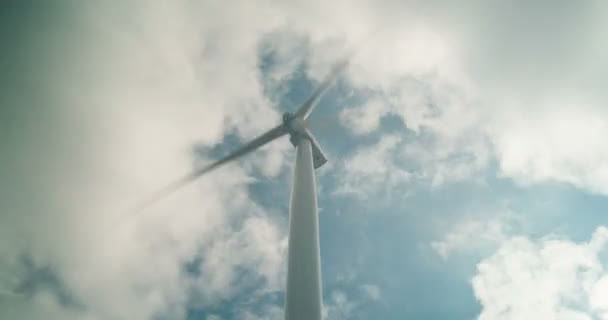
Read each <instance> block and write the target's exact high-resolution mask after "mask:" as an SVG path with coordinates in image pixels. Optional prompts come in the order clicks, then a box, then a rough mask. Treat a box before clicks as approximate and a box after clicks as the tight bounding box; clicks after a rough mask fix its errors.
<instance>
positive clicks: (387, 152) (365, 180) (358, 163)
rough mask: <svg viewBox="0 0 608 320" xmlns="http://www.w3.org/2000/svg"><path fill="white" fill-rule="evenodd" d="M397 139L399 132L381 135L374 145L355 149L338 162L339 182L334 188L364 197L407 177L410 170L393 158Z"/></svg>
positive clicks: (398, 139) (396, 183)
mask: <svg viewBox="0 0 608 320" xmlns="http://www.w3.org/2000/svg"><path fill="white" fill-rule="evenodd" d="M400 143H401V138H400V137H398V136H384V137H382V138H381V139H380V140H379V141H378V142H377V143H376V144H375V145H372V146H371V147H367V148H362V149H359V150H357V151H356V152H355V154H354V155H353V156H351V157H350V158H348V159H347V160H344V161H343V162H342V163H341V164H339V165H338V167H339V168H338V173H337V177H338V179H339V180H340V181H339V183H340V185H339V188H338V189H337V190H336V192H337V193H339V194H355V195H357V196H359V197H362V198H366V197H368V196H370V195H372V194H375V193H378V192H381V190H385V189H387V188H389V189H390V188H392V187H393V186H395V185H398V184H400V183H403V182H404V181H408V180H409V179H410V173H409V172H407V171H406V170H404V169H403V168H401V167H400V166H399V165H398V164H397V163H396V162H395V160H394V159H393V153H394V152H395V149H396V148H397V147H398V145H399V144H400Z"/></svg>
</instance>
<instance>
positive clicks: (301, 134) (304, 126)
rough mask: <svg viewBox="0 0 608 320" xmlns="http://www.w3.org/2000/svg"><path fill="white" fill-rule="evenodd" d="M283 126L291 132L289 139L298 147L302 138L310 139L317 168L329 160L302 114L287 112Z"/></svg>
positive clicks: (314, 163)
mask: <svg viewBox="0 0 608 320" xmlns="http://www.w3.org/2000/svg"><path fill="white" fill-rule="evenodd" d="M283 126H284V127H285V129H286V130H287V133H288V134H289V141H291V144H292V145H293V146H294V147H296V146H297V145H298V143H299V142H300V140H301V139H308V140H309V141H310V144H311V146H312V160H313V166H314V168H315V169H318V168H320V167H321V166H322V165H324V164H325V163H326V162H327V157H326V156H325V154H324V153H323V150H322V149H321V146H319V143H318V142H317V139H315V137H314V136H313V135H312V133H311V132H310V131H309V130H308V121H307V120H306V119H303V118H302V116H298V115H296V114H292V113H289V112H285V113H284V114H283Z"/></svg>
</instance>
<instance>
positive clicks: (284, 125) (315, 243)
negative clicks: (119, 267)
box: [137, 60, 348, 320]
mask: <svg viewBox="0 0 608 320" xmlns="http://www.w3.org/2000/svg"><path fill="white" fill-rule="evenodd" d="M347 65H348V61H347V60H343V61H342V62H341V63H338V64H337V65H336V66H334V68H333V69H332V70H331V72H330V73H329V75H328V76H327V77H326V78H325V79H324V80H323V82H321V84H320V86H319V87H318V88H317V89H316V90H315V91H314V92H313V94H312V95H311V96H310V97H309V98H308V99H307V100H306V101H305V102H304V103H303V104H302V105H301V106H300V107H299V108H298V110H297V111H296V112H295V113H289V112H285V113H284V114H283V121H282V122H281V124H279V125H278V126H276V127H274V128H272V129H270V130H268V131H267V132H265V133H263V134H261V135H260V136H258V137H256V138H255V139H253V140H252V141H250V142H249V143H247V144H245V145H243V146H242V147H241V148H239V149H237V150H236V151H234V152H232V153H231V154H229V155H227V156H226V157H224V158H222V159H220V160H218V161H216V162H213V163H211V164H210V165H208V166H206V167H203V168H200V169H198V170H195V171H193V172H191V173H190V174H188V175H186V176H184V177H182V178H181V179H179V180H177V181H175V182H174V183H172V184H170V185H168V186H167V187H165V188H163V189H161V190H160V191H159V192H157V193H156V194H154V195H153V196H152V197H150V198H149V199H148V201H146V202H144V203H143V205H141V206H140V207H139V209H138V210H137V211H140V210H141V209H143V208H145V207H147V206H149V205H150V204H152V203H154V202H156V201H158V200H160V199H162V198H163V197H165V196H167V195H168V194H169V193H172V192H174V191H176V190H177V189H179V188H181V187H183V186H185V185H187V184H188V183H190V182H192V181H194V180H195V179H197V178H199V177H200V176H202V175H204V174H205V173H208V172H210V171H212V170H213V169H216V168H218V167H220V166H222V165H224V164H226V163H228V162H230V161H232V160H235V159H237V158H239V157H242V156H244V155H246V154H248V153H250V152H253V151H254V150H256V149H258V148H260V147H262V146H263V145H265V144H267V143H270V142H271V141H273V140H275V139H277V138H279V137H281V136H284V135H289V137H290V141H291V143H292V144H293V145H294V147H295V148H296V154H297V155H296V163H295V166H294V171H293V172H294V173H293V182H292V183H293V184H292V189H291V201H290V206H289V244H288V259H287V288H286V295H285V319H286V320H300V319H302V320H321V318H322V311H323V310H322V306H323V301H322V293H321V256H320V249H319V219H318V212H317V211H318V210H317V209H318V208H317V190H316V183H315V174H314V170H315V169H317V168H319V167H321V166H322V165H323V164H325V163H326V162H327V158H326V157H325V155H324V154H323V151H322V150H321V147H320V146H319V144H318V143H317V140H316V139H315V138H314V136H313V135H312V133H311V132H310V131H309V130H308V125H309V123H310V121H309V116H310V114H311V113H312V111H313V109H314V107H315V106H316V104H317V103H318V101H319V99H320V98H321V96H322V95H323V93H325V91H327V89H328V88H329V87H330V85H331V84H332V83H333V81H334V80H335V78H336V77H337V76H338V75H339V74H340V72H341V71H342V70H343V69H344V68H345V67H346V66H347Z"/></svg>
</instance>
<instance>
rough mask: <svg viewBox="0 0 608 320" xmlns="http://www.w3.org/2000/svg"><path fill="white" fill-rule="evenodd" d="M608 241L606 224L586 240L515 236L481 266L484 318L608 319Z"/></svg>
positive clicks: (478, 283)
mask: <svg viewBox="0 0 608 320" xmlns="http://www.w3.org/2000/svg"><path fill="white" fill-rule="evenodd" d="M607 243H608V229H606V228H605V227H598V228H597V229H596V231H595V232H594V234H593V236H592V237H591V240H590V241H589V242H584V243H576V242H573V241H570V240H567V239H556V238H544V239H540V240H531V239H529V238H526V237H514V238H511V239H510V240H508V241H506V242H505V243H504V244H502V245H501V247H500V249H498V251H497V252H496V253H494V254H493V255H492V256H490V257H488V258H486V259H484V260H483V261H481V262H480V263H479V264H478V265H477V274H476V275H475V276H474V277H473V280H472V283H473V289H474V291H475V296H476V297H477V299H478V300H479V302H480V303H481V305H482V311H481V314H480V315H479V319H482V320H486V319H487V320H491V319H606V303H605V301H606V300H605V297H602V298H599V295H600V294H602V293H603V292H604V290H605V283H606V280H605V279H606V276H607V274H606V267H607V265H606V263H607V261H605V259H604V258H602V252H605V251H603V250H605V249H606V244H607ZM604 257H605V256H604Z"/></svg>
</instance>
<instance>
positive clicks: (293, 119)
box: [283, 112, 306, 146]
mask: <svg viewBox="0 0 608 320" xmlns="http://www.w3.org/2000/svg"><path fill="white" fill-rule="evenodd" d="M283 125H284V126H285V128H286V129H287V132H288V133H289V136H290V139H289V140H290V141H291V143H292V144H293V145H294V146H295V145H296V144H297V142H298V141H299V139H301V138H303V137H306V120H304V119H302V118H301V117H298V116H296V115H295V114H292V113H289V112H285V113H284V114H283Z"/></svg>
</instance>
